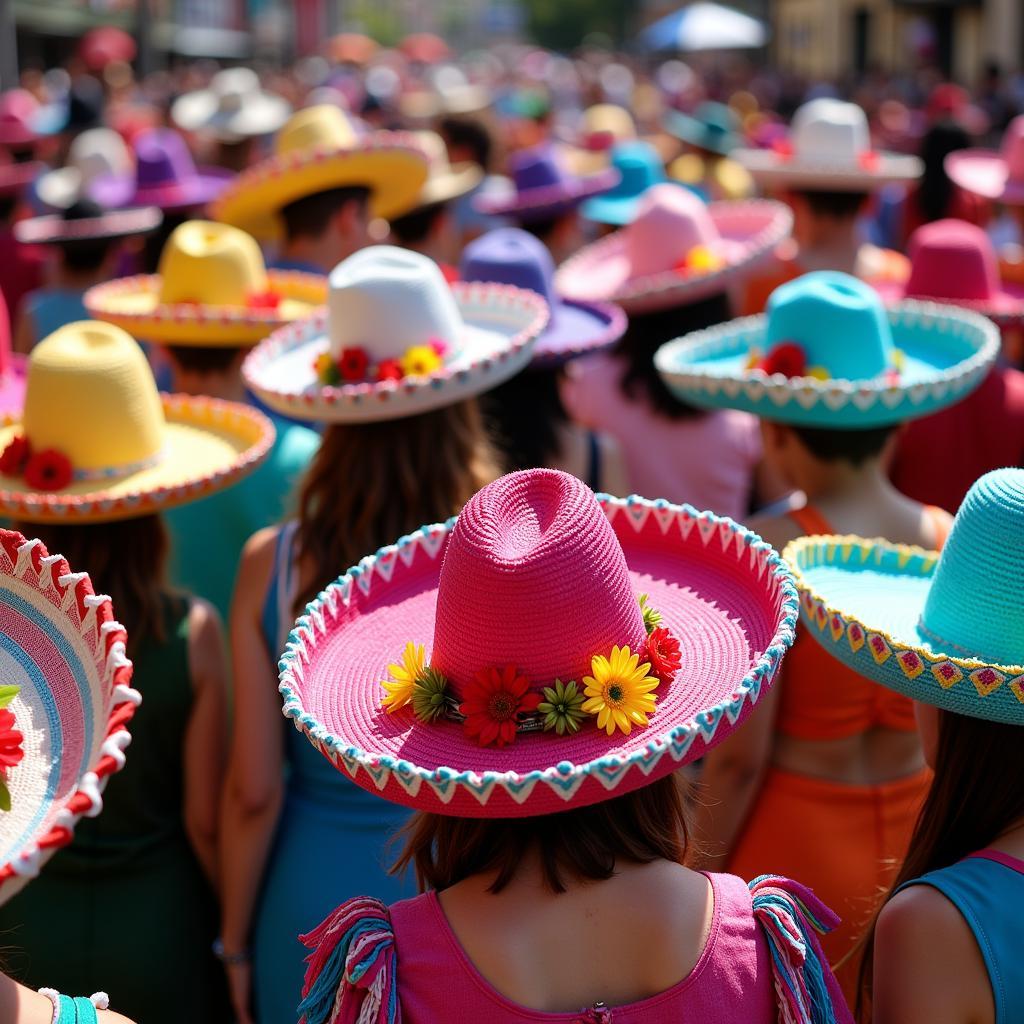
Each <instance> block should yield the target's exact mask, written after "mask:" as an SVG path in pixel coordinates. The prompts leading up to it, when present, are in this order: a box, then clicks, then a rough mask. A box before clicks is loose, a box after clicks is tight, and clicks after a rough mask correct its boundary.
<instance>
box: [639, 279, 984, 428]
mask: <svg viewBox="0 0 1024 1024" xmlns="http://www.w3.org/2000/svg"><path fill="white" fill-rule="evenodd" d="M998 353H999V331H998V330H997V328H996V327H995V325H994V324H992V323H991V322H990V321H989V320H987V319H985V318H984V317H982V316H979V315H978V314H976V313H973V312H970V311H968V310H965V309H959V308H955V307H953V306H945V305H936V304H934V303H930V302H910V301H907V302H902V303H899V304H898V305H896V306H894V307H893V308H891V309H890V310H888V311H887V310H886V309H885V307H884V305H883V303H882V301H881V299H880V298H879V296H878V295H877V293H876V292H875V290H874V289H873V288H871V287H870V286H869V285H867V284H865V283H864V282H863V281H860V280H858V279H857V278H855V277H851V276H850V275H848V274H842V273H838V272H833V271H818V272H815V273H811V274H805V275H804V276H803V277H799V278H797V279H796V280H794V281H789V282H787V283H786V284H784V285H782V286H780V287H779V288H777V289H776V290H775V291H774V292H773V293H772V295H771V298H770V299H769V301H768V310H767V314H765V315H762V316H754V317H744V318H742V319H739V320H732V321H730V322H729V323H726V324H721V325H719V326H717V327H712V328H710V329H708V330H704V331H698V332H696V333H693V334H689V335H687V336H686V337H683V338H678V339H677V340H675V341H671V342H669V343H668V344H667V345H663V346H662V347H661V348H660V349H659V350H658V352H657V353H656V355H655V357H654V362H655V365H656V366H657V368H658V371H659V372H660V373H661V376H662V377H663V378H664V380H665V383H666V384H667V385H668V387H669V388H670V389H671V391H672V392H673V394H675V395H676V396H677V397H678V398H680V399H681V400H682V401H684V402H688V403H691V404H694V405H699V406H703V407H706V408H727V409H743V410H745V411H747V412H752V413H754V414H755V415H757V416H761V417H763V418H764V419H770V420H776V421H778V422H780V423H792V424H796V425H801V426H808V427H825V428H832V429H840V430H865V429H869V428H873V427H882V426H888V425H890V424H896V423H901V422H903V421H904V420H909V419H914V418H916V417H918V416H925V415H928V414H929V413H932V412H936V411H937V410H938V409H941V408H944V407H945V406H948V405H953V404H954V403H956V402H958V401H959V400H960V399H962V398H964V397H965V396H966V395H968V394H969V393H970V392H971V391H973V390H974V388H976V387H977V386H978V385H979V384H980V383H981V381H982V380H983V379H984V377H985V375H986V374H987V373H988V371H989V369H990V368H991V367H992V364H993V363H994V361H995V359H996V356H997V355H998Z"/></svg>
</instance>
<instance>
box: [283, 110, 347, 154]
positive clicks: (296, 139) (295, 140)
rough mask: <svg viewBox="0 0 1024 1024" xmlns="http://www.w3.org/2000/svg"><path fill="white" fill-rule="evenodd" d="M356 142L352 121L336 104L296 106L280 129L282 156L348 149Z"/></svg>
mask: <svg viewBox="0 0 1024 1024" xmlns="http://www.w3.org/2000/svg"><path fill="white" fill-rule="evenodd" d="M355 143H356V133H355V131H354V130H353V128H352V124H351V122H350V121H349V120H348V118H347V117H345V115H344V114H343V113H342V111H341V110H339V109H338V108H337V107H332V106H329V105H328V104H326V103H320V104H317V105H316V106H315V107H306V108H305V109H304V110H297V111H296V112H295V113H294V114H292V116H291V117H290V118H288V120H287V121H286V122H285V124H284V126H283V127H282V128H281V130H280V131H279V132H278V133H277V139H276V140H275V143H274V148H275V150H276V152H277V154H278V155H279V156H285V155H287V154H288V153H305V152H307V151H309V150H314V149H346V148H347V147H349V146H353V145H355Z"/></svg>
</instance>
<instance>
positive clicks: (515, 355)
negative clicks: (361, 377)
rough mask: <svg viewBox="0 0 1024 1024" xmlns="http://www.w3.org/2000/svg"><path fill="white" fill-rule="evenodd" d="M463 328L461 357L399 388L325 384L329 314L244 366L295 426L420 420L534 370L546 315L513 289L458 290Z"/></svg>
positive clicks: (278, 339) (299, 326)
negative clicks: (321, 374)
mask: <svg viewBox="0 0 1024 1024" xmlns="http://www.w3.org/2000/svg"><path fill="white" fill-rule="evenodd" d="M452 291H453V293H454V295H455V301H456V303H457V305H458V308H459V312H460V314H461V315H462V321H463V325H464V329H463V334H462V337H461V338H460V339H459V343H458V346H457V351H456V352H455V354H454V355H453V356H452V357H451V358H449V359H448V360H447V362H446V363H445V364H444V366H443V367H442V368H441V369H440V370H438V371H437V372H436V373H432V374H430V375H429V376H426V377H406V378H405V379H403V380H400V381H383V382H372V383H371V382H366V383H358V384H340V385H338V386H335V387H331V386H328V385H324V384H321V383H320V382H319V380H318V379H317V376H316V371H315V369H314V363H315V361H316V358H317V356H319V355H320V354H321V353H322V352H326V351H327V348H328V339H327V313H326V311H323V312H320V313H317V314H314V315H313V316H312V317H310V318H309V319H307V320H303V321H300V322H299V323H296V324H292V325H291V326H290V327H285V328H283V329H282V330H280V331H277V332H276V333H274V334H273V335H271V336H270V337H269V338H267V339H266V341H264V342H262V343H261V344H259V345H258V346H257V347H256V348H255V349H253V351H252V352H250V353H249V355H248V356H247V357H246V360H245V362H244V363H243V364H242V376H243V378H244V379H245V383H246V386H247V387H248V388H249V389H250V390H251V391H252V392H253V393H254V394H255V395H257V396H258V397H259V399H260V400H261V401H262V402H264V403H265V404H266V405H267V406H269V407H270V408H271V409H274V410H276V411H277V412H280V413H283V414H284V415H286V416H290V417H292V418H293V419H299V420H307V421H313V422H323V423H362V422H369V421H373V420H395V419H401V418H403V417H405V416H415V415H418V414H419V413H423V412H429V411H430V410H432V409H439V408H442V407H444V406H447V405H453V404H454V403H456V402H461V401H463V400H464V399H466V398H472V397H473V396H475V395H478V394H480V393H482V392H484V391H489V390H490V389H491V388H494V387H497V385H499V384H501V383H503V382H504V381H506V380H508V379H509V378H510V377H513V376H515V375H516V374H517V373H519V371H520V370H522V369H523V368H524V367H525V366H526V365H527V364H528V363H529V362H530V357H531V355H532V353H533V349H534V345H535V343H536V339H537V336H538V335H539V334H540V332H541V331H542V330H543V329H544V327H545V325H546V324H547V322H548V307H547V304H546V303H545V302H544V300H543V299H542V298H541V297H540V296H539V295H536V294H535V293H534V292H529V291H524V290H522V289H520V288H512V287H510V286H508V285H499V284H486V283H472V284H465V283H456V284H454V285H452Z"/></svg>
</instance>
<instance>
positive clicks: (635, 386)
mask: <svg viewBox="0 0 1024 1024" xmlns="http://www.w3.org/2000/svg"><path fill="white" fill-rule="evenodd" d="M731 316H732V314H731V311H730V308H729V298H728V296H727V295H726V294H725V292H720V293H719V294H718V295H712V296H710V297H709V298H706V299H701V300H700V301H699V302H691V303H688V304H687V305H685V306H674V307H673V308H672V309H662V310H658V311H657V312H654V313H635V314H633V315H631V316H630V318H629V326H628V327H627V328H626V333H625V334H623V336H622V337H621V338H620V339H619V341H618V342H617V343H616V345H615V348H614V349H613V350H612V353H613V355H614V356H615V357H616V358H617V359H618V360H619V362H620V363H622V364H623V372H622V376H621V378H620V379H619V387H620V389H621V390H622V393H623V394H624V395H625V396H626V397H627V398H628V399H630V400H631V401H634V402H646V403H647V404H648V405H649V406H650V407H651V409H653V410H654V412H656V413H658V414H659V415H661V416H667V417H668V418H669V419H673V420H681V419H692V418H694V417H697V416H702V415H704V410H702V409H697V408H695V407H694V406H692V405H688V404H686V403H685V402H680V401H679V399H678V398H676V397H675V396H674V395H673V394H672V392H671V391H669V389H668V387H667V386H666V385H665V382H664V381H663V380H662V379H661V374H660V373H658V371H657V370H656V369H655V368H654V353H655V352H657V351H658V349H659V348H661V346H662V345H664V344H665V343H666V342H668V341H672V340H674V339H675V338H681V337H682V336H683V335H684V334H690V333H691V332H692V331H700V330H703V329H704V328H705V327H713V326H714V325H715V324H720V323H724V322H725V321H726V320H728V319H730V317H731Z"/></svg>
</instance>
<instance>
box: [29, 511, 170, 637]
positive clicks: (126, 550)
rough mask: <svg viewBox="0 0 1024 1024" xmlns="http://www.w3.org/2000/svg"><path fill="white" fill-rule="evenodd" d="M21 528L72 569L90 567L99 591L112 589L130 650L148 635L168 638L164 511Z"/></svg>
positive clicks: (111, 593)
mask: <svg viewBox="0 0 1024 1024" xmlns="http://www.w3.org/2000/svg"><path fill="white" fill-rule="evenodd" d="M18 529H19V530H20V531H21V532H22V533H24V534H25V535H26V536H28V537H38V538H39V539H40V540H41V541H42V542H43V543H44V544H45V545H46V547H47V549H48V550H49V551H50V553H51V554H59V555H63V556H64V557H65V558H66V559H67V560H68V564H69V565H70V566H71V568H72V569H74V570H76V571H82V572H88V573H89V577H90V579H91V580H92V585H93V589H94V590H95V591H96V593H97V594H107V595H109V597H110V599H111V603H112V604H113V608H114V613H115V615H116V616H117V619H118V621H119V622H120V623H121V625H122V626H124V628H125V630H126V631H127V633H128V653H129V654H131V653H132V651H135V650H137V649H138V647H139V645H140V644H141V643H142V642H143V641H144V640H145V639H146V638H147V637H152V638H153V639H154V640H155V641H156V642H157V643H163V642H164V641H165V640H166V639H167V638H166V636H165V635H164V602H165V600H166V598H167V595H168V593H169V589H168V585H167V555H168V551H169V547H170V543H169V540H168V536H167V529H166V527H165V526H164V521H163V519H161V518H160V516H159V515H155V514H154V515H148V516H139V517H138V518H136V519H123V520H120V521H118V522H114V523H75V524H73V525H72V524H65V523H29V524H21V525H19V526H18Z"/></svg>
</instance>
